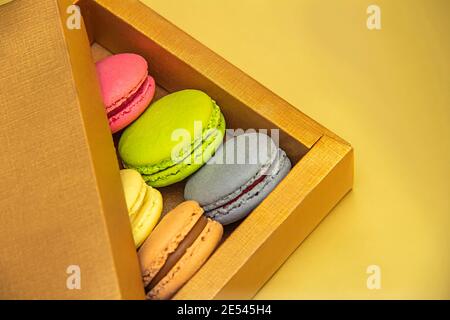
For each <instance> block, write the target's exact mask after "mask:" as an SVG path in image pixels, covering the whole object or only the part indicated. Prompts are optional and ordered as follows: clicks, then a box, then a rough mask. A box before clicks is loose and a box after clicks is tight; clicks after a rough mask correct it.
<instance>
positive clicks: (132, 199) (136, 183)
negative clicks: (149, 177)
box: [120, 169, 148, 218]
mask: <svg viewBox="0 0 450 320" xmlns="http://www.w3.org/2000/svg"><path fill="white" fill-rule="evenodd" d="M120 178H121V181H122V187H123V190H124V194H125V201H126V203H127V208H128V213H129V215H130V217H131V218H132V217H134V216H135V215H136V214H137V212H138V210H139V209H140V208H141V207H142V204H143V201H144V197H145V195H146V193H147V188H148V186H147V185H146V183H145V181H144V180H143V179H142V176H141V175H140V174H139V172H137V171H136V170H131V169H124V170H120Z"/></svg>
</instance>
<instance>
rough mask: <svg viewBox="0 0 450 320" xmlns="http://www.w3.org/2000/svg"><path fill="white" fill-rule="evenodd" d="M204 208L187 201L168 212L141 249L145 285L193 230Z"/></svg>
mask: <svg viewBox="0 0 450 320" xmlns="http://www.w3.org/2000/svg"><path fill="white" fill-rule="evenodd" d="M202 214H203V209H202V208H201V207H200V206H199V205H198V203H197V202H195V201H185V202H183V203H181V204H180V205H178V206H177V207H176V208H174V209H173V210H171V211H170V212H169V213H167V214H166V215H165V216H164V217H163V218H162V220H161V221H160V223H159V224H158V225H157V226H156V228H155V229H154V230H153V232H152V233H151V234H150V236H149V237H148V238H147V240H145V242H144V244H143V245H142V246H141V248H140V249H139V252H138V255H139V261H140V264H141V271H142V277H143V280H144V286H147V285H148V284H149V283H150V281H151V280H152V279H153V277H154V276H155V275H156V274H157V273H158V271H159V270H160V269H161V268H162V267H163V266H164V263H165V262H166V260H167V257H168V256H169V254H170V253H172V252H174V251H175V250H176V248H177V247H178V245H179V244H180V243H181V242H182V241H183V239H184V238H185V237H186V235H187V234H188V233H189V231H191V229H192V228H193V227H194V225H195V224H196V223H197V221H198V219H200V217H201V216H202Z"/></svg>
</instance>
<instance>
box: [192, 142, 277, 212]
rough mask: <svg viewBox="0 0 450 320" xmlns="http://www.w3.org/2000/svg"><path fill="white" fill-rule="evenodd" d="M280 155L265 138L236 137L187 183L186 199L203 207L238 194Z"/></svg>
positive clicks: (273, 145)
mask: <svg viewBox="0 0 450 320" xmlns="http://www.w3.org/2000/svg"><path fill="white" fill-rule="evenodd" d="M260 143H261V147H259V144H260ZM250 146H255V147H253V148H251V147H250ZM242 149H244V150H242ZM277 152H278V148H277V147H276V145H275V143H274V142H273V140H272V139H271V138H270V137H268V136H267V135H265V134H262V133H247V134H243V135H240V136H237V137H234V138H233V139H230V140H228V141H226V142H225V143H224V145H223V146H222V147H221V148H220V149H219V150H217V153H216V155H215V156H214V157H213V158H212V159H211V160H210V161H209V162H208V163H207V164H206V165H205V166H204V167H203V168H202V169H201V170H200V171H198V172H197V173H196V174H195V175H193V176H192V177H191V178H190V179H189V180H188V182H187V183H186V187H185V189H184V197H185V199H186V200H195V201H198V202H199V203H200V205H201V206H202V207H205V206H207V205H209V204H212V203H215V202H217V201H219V200H220V199H222V198H224V197H226V196H227V195H229V194H232V193H233V192H235V191H236V190H238V189H239V188H240V187H241V186H243V185H244V184H245V183H247V182H248V181H249V180H250V179H251V178H252V177H254V176H256V175H257V174H258V172H260V170H261V168H262V167H263V166H264V165H267V164H268V165H270V162H271V161H272V159H273V158H274V156H275V155H276V154H277ZM238 160H240V161H238ZM206 210H208V209H206Z"/></svg>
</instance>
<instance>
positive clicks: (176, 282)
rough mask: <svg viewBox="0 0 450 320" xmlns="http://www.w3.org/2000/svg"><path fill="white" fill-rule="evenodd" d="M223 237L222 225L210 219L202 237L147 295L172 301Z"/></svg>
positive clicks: (150, 297) (154, 298) (155, 298)
mask: <svg viewBox="0 0 450 320" xmlns="http://www.w3.org/2000/svg"><path fill="white" fill-rule="evenodd" d="M222 235H223V227H222V225H221V224H220V223H218V222H216V221H213V220H211V219H208V223H207V225H206V227H205V228H204V229H203V231H202V233H201V234H200V236H199V237H198V238H197V240H195V241H194V243H193V244H192V245H191V246H190V247H189V248H188V249H187V251H186V253H185V254H184V255H183V256H182V257H181V259H180V260H179V261H178V262H177V263H176V264H175V266H174V267H173V268H172V269H171V270H170V271H169V273H168V274H167V275H166V276H165V277H164V278H163V279H162V280H161V281H160V282H159V283H158V284H157V285H156V286H155V287H154V288H153V289H152V290H150V292H149V293H148V294H147V298H149V299H153V300H166V299H170V298H171V297H172V296H173V295H174V294H175V293H176V292H177V291H178V290H179V289H180V288H181V287H182V286H183V285H184V284H185V283H186V282H187V281H188V280H189V279H190V278H191V277H192V276H193V275H194V274H195V273H196V272H197V271H198V270H199V269H200V268H201V266H202V265H203V264H204V263H205V262H206V260H207V259H208V258H209V256H210V255H211V254H212V253H213V252H214V249H215V248H216V247H217V245H218V244H219V242H220V240H221V239H222Z"/></svg>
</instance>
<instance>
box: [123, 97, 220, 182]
mask: <svg viewBox="0 0 450 320" xmlns="http://www.w3.org/2000/svg"><path fill="white" fill-rule="evenodd" d="M224 134H225V119H224V117H223V115H222V113H221V111H220V108H219V106H217V104H216V103H215V101H214V100H212V99H211V98H210V97H209V96H208V95H207V94H205V93H204V92H202V91H199V90H183V91H178V92H175V93H172V94H169V95H167V96H165V97H163V98H161V99H160V100H158V101H156V102H154V103H153V104H152V105H151V106H150V107H149V108H148V109H147V110H146V111H145V112H144V113H143V114H142V115H141V117H140V118H139V119H137V120H136V121H135V122H134V123H133V124H132V125H131V126H129V127H128V128H127V129H126V130H125V131H124V132H123V134H122V136H121V138H120V141H119V154H120V157H121V159H122V162H123V164H124V166H125V167H126V168H131V169H135V170H137V171H138V172H139V173H140V174H141V175H142V176H143V178H144V180H145V181H146V182H147V184H148V185H150V186H152V187H164V186H168V185H171V184H174V183H176V182H179V181H182V180H183V179H185V178H186V177H188V176H190V175H191V174H193V173H194V172H195V171H197V170H198V169H200V168H201V167H202V166H203V164H205V163H206V162H207V161H208V160H209V159H210V158H211V157H212V156H213V155H214V153H215V152H216V150H217V149H218V148H219V146H220V145H221V144H222V141H223V137H224Z"/></svg>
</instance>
